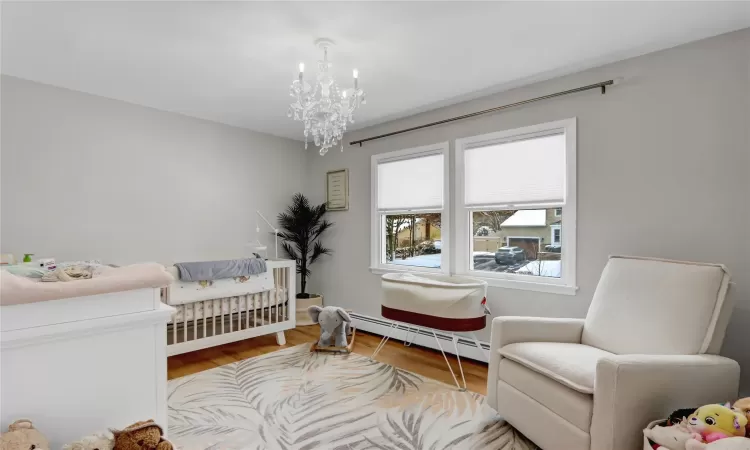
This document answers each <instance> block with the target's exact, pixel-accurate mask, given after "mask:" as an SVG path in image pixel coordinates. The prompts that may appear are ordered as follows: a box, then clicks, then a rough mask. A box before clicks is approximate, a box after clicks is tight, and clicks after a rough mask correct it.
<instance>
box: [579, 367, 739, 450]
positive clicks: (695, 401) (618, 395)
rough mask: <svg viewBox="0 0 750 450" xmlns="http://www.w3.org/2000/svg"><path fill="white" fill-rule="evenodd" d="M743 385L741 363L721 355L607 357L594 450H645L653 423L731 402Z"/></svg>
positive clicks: (597, 387)
mask: <svg viewBox="0 0 750 450" xmlns="http://www.w3.org/2000/svg"><path fill="white" fill-rule="evenodd" d="M739 383H740V366H739V364H737V362H735V361H733V360H731V359H729V358H724V357H722V356H717V355H612V356H608V357H605V358H602V359H601V360H599V362H598V363H597V366H596V381H595V384H594V412H593V417H592V420H591V448H596V449H601V450H613V449H615V448H617V449H620V448H633V449H635V448H640V447H639V446H640V445H642V439H643V437H642V433H641V430H643V428H645V427H646V425H647V424H648V423H649V422H651V421H653V420H656V419H663V418H666V417H667V416H668V415H669V414H670V413H671V412H673V411H674V410H676V409H679V408H692V407H699V406H701V405H705V404H708V403H718V402H723V401H731V400H733V399H735V398H737V391H738V388H739ZM615 443H616V445H615Z"/></svg>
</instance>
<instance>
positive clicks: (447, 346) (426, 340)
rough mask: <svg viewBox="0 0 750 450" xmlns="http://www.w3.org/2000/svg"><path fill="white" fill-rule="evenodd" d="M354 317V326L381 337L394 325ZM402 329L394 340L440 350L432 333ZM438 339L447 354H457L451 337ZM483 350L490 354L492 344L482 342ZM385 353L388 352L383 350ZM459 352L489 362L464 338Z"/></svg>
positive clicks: (459, 340) (385, 321) (401, 327)
mask: <svg viewBox="0 0 750 450" xmlns="http://www.w3.org/2000/svg"><path fill="white" fill-rule="evenodd" d="M350 315H351V317H352V320H353V322H354V325H355V326H356V327H357V328H358V329H360V330H363V331H367V332H369V333H374V334H378V335H380V336H383V335H385V334H386V333H387V332H388V329H389V328H391V326H392V325H393V323H394V322H393V321H391V320H388V319H383V318H379V317H372V316H366V315H363V314H357V313H352V314H350ZM400 325H401V326H400V328H399V330H398V331H396V332H394V333H393V338H394V339H396V340H399V341H403V342H413V343H414V344H416V345H419V346H421V347H428V348H431V349H435V350H438V347H437V345H436V343H435V337H434V336H433V335H432V331H427V330H425V329H421V328H417V327H416V326H414V325H405V324H400ZM406 327H409V328H410V330H406V329H405V328H406ZM437 337H438V339H440V340H441V341H443V344H442V346H443V349H444V350H445V352H446V353H451V354H455V351H454V350H453V340H452V339H451V337H450V335H447V334H443V333H440V332H437ZM479 344H480V345H481V346H482V348H483V349H484V350H485V351H487V352H489V350H490V344H489V343H487V342H480V343H479ZM383 351H384V352H385V351H387V350H383ZM458 351H459V353H460V356H461V358H468V359H473V360H475V361H481V362H485V363H486V362H489V361H487V357H486V356H485V354H484V352H481V351H479V350H478V349H477V347H476V344H475V343H474V341H473V340H471V339H466V338H464V337H459V338H458Z"/></svg>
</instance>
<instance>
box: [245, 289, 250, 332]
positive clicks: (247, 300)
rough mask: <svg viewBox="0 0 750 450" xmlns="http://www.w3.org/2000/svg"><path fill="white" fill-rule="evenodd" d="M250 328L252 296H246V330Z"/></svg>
mask: <svg viewBox="0 0 750 450" xmlns="http://www.w3.org/2000/svg"><path fill="white" fill-rule="evenodd" d="M248 328H250V296H249V295H245V329H246V330H247V329H248Z"/></svg>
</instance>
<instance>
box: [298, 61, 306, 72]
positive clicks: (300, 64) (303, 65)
mask: <svg viewBox="0 0 750 450" xmlns="http://www.w3.org/2000/svg"><path fill="white" fill-rule="evenodd" d="M304 71H305V63H303V62H301V63H299V73H303V72H304Z"/></svg>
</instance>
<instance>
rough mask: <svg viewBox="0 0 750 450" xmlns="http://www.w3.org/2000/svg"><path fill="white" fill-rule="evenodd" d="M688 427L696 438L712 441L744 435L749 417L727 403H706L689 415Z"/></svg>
mask: <svg viewBox="0 0 750 450" xmlns="http://www.w3.org/2000/svg"><path fill="white" fill-rule="evenodd" d="M687 422H688V429H689V430H690V432H691V433H693V437H694V438H695V439H696V440H699V439H700V440H702V441H703V442H706V443H709V444H710V443H711V442H714V441H717V440H719V439H724V438H728V437H732V436H744V435H745V426H747V417H745V415H744V414H742V413H738V412H736V411H734V410H732V409H730V406H729V403H726V404H725V405H704V406H701V407H700V408H698V409H696V410H695V412H694V413H693V414H691V415H690V416H689V417H688V420H687Z"/></svg>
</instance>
